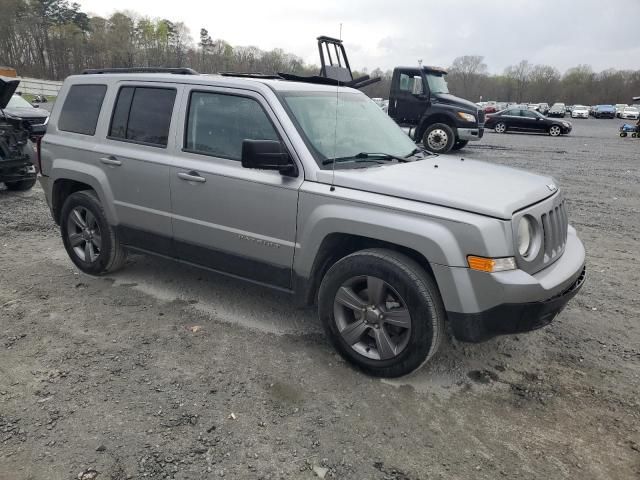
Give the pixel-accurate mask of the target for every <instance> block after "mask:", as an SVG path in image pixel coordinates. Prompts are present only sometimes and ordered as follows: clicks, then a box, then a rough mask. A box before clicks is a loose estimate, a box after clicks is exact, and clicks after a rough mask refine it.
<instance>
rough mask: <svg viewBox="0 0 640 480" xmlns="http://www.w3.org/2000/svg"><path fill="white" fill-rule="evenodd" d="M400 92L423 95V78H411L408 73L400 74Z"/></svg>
mask: <svg viewBox="0 0 640 480" xmlns="http://www.w3.org/2000/svg"><path fill="white" fill-rule="evenodd" d="M400 90H402V91H403V92H409V93H413V94H414V95H419V94H421V93H423V89H422V78H420V77H419V76H417V75H416V76H409V75H407V74H406V73H401V74H400Z"/></svg>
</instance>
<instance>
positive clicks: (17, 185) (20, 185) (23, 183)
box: [4, 178, 36, 192]
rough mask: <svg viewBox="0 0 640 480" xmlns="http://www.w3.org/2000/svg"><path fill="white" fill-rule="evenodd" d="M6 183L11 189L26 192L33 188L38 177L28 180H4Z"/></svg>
mask: <svg viewBox="0 0 640 480" xmlns="http://www.w3.org/2000/svg"><path fill="white" fill-rule="evenodd" d="M4 184H5V185H6V186H7V189H9V190H14V191H16V192H25V191H27V190H31V189H32V188H33V186H34V185H35V184H36V179H35V178H30V179H27V180H18V181H17V182H4Z"/></svg>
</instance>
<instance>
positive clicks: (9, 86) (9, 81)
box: [0, 77, 20, 109]
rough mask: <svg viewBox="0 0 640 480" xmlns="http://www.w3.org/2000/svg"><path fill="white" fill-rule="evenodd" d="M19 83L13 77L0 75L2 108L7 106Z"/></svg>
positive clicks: (0, 105) (0, 101)
mask: <svg viewBox="0 0 640 480" xmlns="http://www.w3.org/2000/svg"><path fill="white" fill-rule="evenodd" d="M19 83H20V80H16V79H15V78H9V77H0V108H2V109H4V108H5V107H6V106H7V104H8V103H9V100H11V95H13V94H14V92H15V91H16V88H18V84H19Z"/></svg>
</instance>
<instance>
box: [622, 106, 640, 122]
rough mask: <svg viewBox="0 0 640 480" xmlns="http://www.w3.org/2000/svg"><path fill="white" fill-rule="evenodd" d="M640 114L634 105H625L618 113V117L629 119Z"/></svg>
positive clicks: (636, 118)
mask: <svg viewBox="0 0 640 480" xmlns="http://www.w3.org/2000/svg"><path fill="white" fill-rule="evenodd" d="M639 116H640V111H639V110H638V109H637V108H635V107H625V108H624V110H622V113H621V114H620V118H624V119H629V120H638V117H639Z"/></svg>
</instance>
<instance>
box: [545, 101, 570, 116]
mask: <svg viewBox="0 0 640 480" xmlns="http://www.w3.org/2000/svg"><path fill="white" fill-rule="evenodd" d="M566 114H567V107H566V106H565V104H564V103H554V104H553V105H552V106H551V108H550V109H549V112H547V116H549V117H562V118H564V117H565V115H566Z"/></svg>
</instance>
